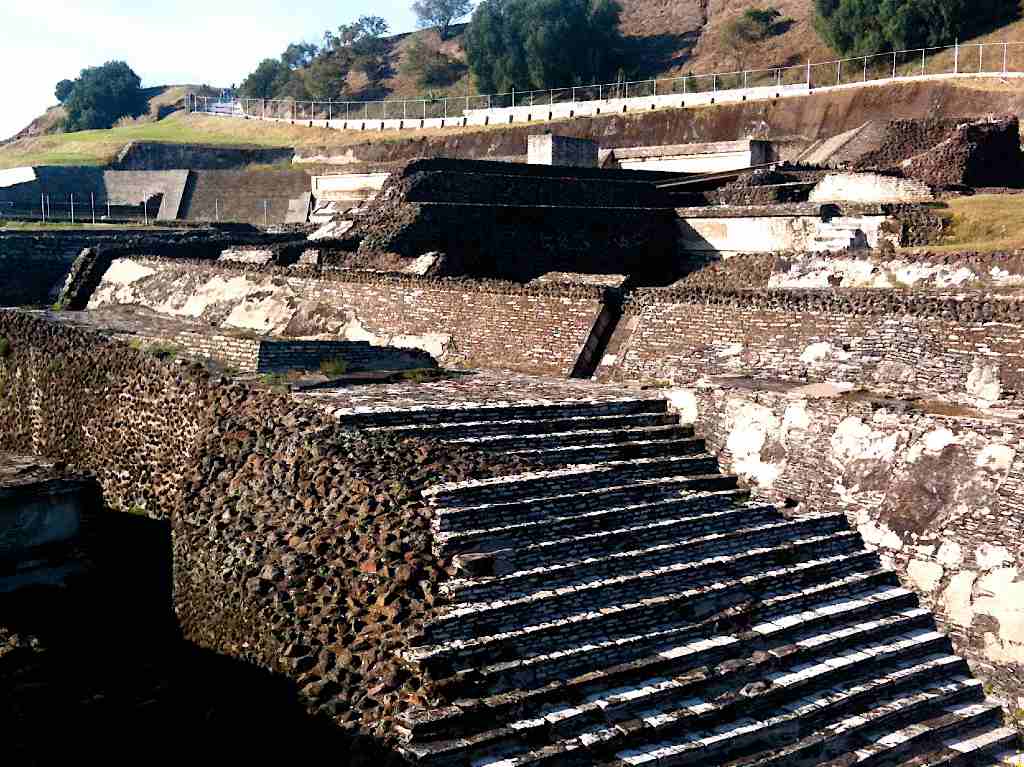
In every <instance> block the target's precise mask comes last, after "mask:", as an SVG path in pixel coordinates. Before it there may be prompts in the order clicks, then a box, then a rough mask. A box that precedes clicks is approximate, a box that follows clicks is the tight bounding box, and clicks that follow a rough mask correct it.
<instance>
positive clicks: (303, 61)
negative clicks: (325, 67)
mask: <svg viewBox="0 0 1024 767" xmlns="http://www.w3.org/2000/svg"><path fill="white" fill-rule="evenodd" d="M319 52H320V49H319V48H317V47H316V46H315V45H314V44H313V43H291V44H289V46H288V47H287V48H285V49H284V53H282V54H281V62H282V63H283V64H284V65H285V66H286V67H288V68H289V69H303V68H304V67H308V66H309V65H310V64H312V63H313V59H314V58H316V55H317V54H318V53H319Z"/></svg>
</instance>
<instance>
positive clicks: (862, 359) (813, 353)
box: [599, 288, 1024, 406]
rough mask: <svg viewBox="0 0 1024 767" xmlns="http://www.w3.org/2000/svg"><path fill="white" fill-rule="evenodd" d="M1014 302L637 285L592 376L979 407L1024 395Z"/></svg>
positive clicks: (968, 296)
mask: <svg viewBox="0 0 1024 767" xmlns="http://www.w3.org/2000/svg"><path fill="white" fill-rule="evenodd" d="M1022 321H1024V302H1021V301H1018V300H1013V299H1010V298H1007V299H996V298H992V297H991V296H989V295H987V294H984V293H970V292H961V293H960V294H958V295H956V296H954V295H952V294H932V295H928V294H921V293H917V294H911V293H902V292H897V291H873V290H844V291H810V290H808V291H798V290H768V291H760V292H754V291H729V290H720V291H718V290H707V291H704V290H699V289H686V288H682V289H676V290H646V291H639V292H638V293H635V294H633V296H632V297H631V300H630V301H629V303H628V304H627V306H626V312H625V316H624V317H623V320H622V321H621V322H620V324H619V327H618V329H617V331H616V334H615V337H613V339H612V342H611V344H610V346H609V349H608V355H606V357H605V359H604V361H603V362H602V366H601V368H600V369H599V377H601V378H604V379H663V380H670V381H674V382H679V383H686V382H692V381H696V380H698V379H700V378H702V377H705V376H715V375H750V376H761V377H770V378H782V379H786V380H794V381H809V382H814V381H847V382H850V383H851V384H855V385H858V386H865V387H868V388H871V389H873V390H876V391H882V392H886V393H890V394H894V395H905V396H917V395H921V394H925V395H935V396H943V397H948V398H951V399H954V400H957V401H962V402H965V403H970V404H977V405H982V406H988V405H995V404H998V405H1009V404H1021V403H1022V402H1024V398H1022V392H1024V345H1022V343H1021V336H1020V323H1021V322H1022Z"/></svg>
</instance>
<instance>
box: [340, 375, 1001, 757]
mask: <svg viewBox="0 0 1024 767" xmlns="http://www.w3.org/2000/svg"><path fill="white" fill-rule="evenodd" d="M598 391H599V390H598ZM338 415H339V417H340V418H341V419H342V420H346V421H347V420H351V421H352V422H353V424H354V425H355V423H356V422H358V425H359V426H361V427H363V428H369V429H375V430H384V431H389V432H393V433H396V434H399V435H411V434H416V435H420V436H436V437H439V438H441V439H445V440H451V441H458V442H460V443H466V444H477V445H479V446H481V447H486V448H489V449H492V450H498V451H502V452H506V453H514V454H518V455H530V456H531V457H533V458H535V459H538V460H537V462H538V463H539V464H541V465H549V466H551V467H552V468H551V469H550V470H544V471H537V472H534V473H531V474H523V475H518V476H508V477H500V478H497V479H491V480H482V481H474V482H464V483H455V484H448V485H440V486H436V487H434V488H431V489H429V490H428V491H427V492H426V496H427V497H428V500H429V502H430V504H431V505H432V506H433V507H434V510H435V517H434V522H433V529H434V536H435V549H436V551H437V553H438V554H439V555H442V556H448V557H453V560H454V562H455V563H456V565H457V567H458V568H459V575H458V576H457V577H456V578H454V579H453V580H451V581H450V582H448V583H447V584H446V585H445V587H444V597H445V603H444V604H443V605H441V606H440V607H439V609H438V611H437V613H436V615H435V617H434V618H433V619H432V621H431V622H430V623H428V624H427V626H426V627H425V629H424V631H423V635H422V637H421V638H420V641H419V643H418V644H417V646H416V647H415V648H414V649H413V650H412V651H410V653H409V656H408V658H407V660H408V661H409V662H410V663H412V664H414V665H415V666H417V667H418V668H419V670H420V671H421V672H422V673H426V674H429V675H431V676H432V677H433V678H435V679H439V680H442V682H441V684H442V686H443V688H444V689H445V690H446V697H447V700H449V701H450V702H449V704H447V705H443V706H438V707H433V708H430V707H423V708H418V709H413V710H410V711H408V712H406V713H405V714H403V715H402V716H401V717H400V724H399V727H400V734H401V736H402V739H403V750H404V753H405V754H406V756H407V757H408V758H409V759H410V760H411V761H413V762H414V763H416V764H422V765H446V766H451V765H466V766H467V767H468V766H469V765H473V766H474V767H484V766H487V765H490V766H493V767H499V766H500V767H513V765H515V766H519V765H657V766H658V767H663V766H664V765H730V766H738V765H751V766H753V765H758V766H767V765H777V766H778V767H782V765H786V767H792V766H793V765H834V766H835V767H839V765H844V766H846V765H903V766H904V767H910V766H911V765H969V764H994V763H996V762H997V761H998V760H1000V759H1002V758H1004V757H1006V756H1008V755H1009V754H1015V753H1016V751H1015V749H1016V746H1017V740H1016V737H1017V736H1016V732H1015V730H1012V729H1010V728H1007V727H1004V726H1003V721H1002V717H1003V714H1002V711H1001V709H1000V708H999V706H998V705H996V704H995V703H993V702H990V701H987V700H986V698H985V695H984V692H983V690H982V685H981V683H980V681H979V680H977V679H974V678H973V677H972V676H971V673H970V670H969V669H968V668H967V666H966V664H965V662H964V661H963V660H962V659H961V658H959V657H957V656H956V655H954V654H953V652H952V649H951V645H950V643H949V640H948V639H947V638H946V637H945V636H943V635H942V634H941V633H939V632H938V631H936V628H935V624H934V621H933V619H932V616H931V615H930V613H928V611H926V610H924V609H922V608H921V607H920V606H919V605H918V602H917V598H916V596H915V595H914V594H913V593H912V592H910V591H908V590H907V589H904V588H902V587H901V586H900V584H899V582H898V581H897V579H896V576H895V575H894V574H893V573H892V572H890V571H888V570H886V569H885V568H883V567H882V566H881V565H880V562H879V560H878V558H877V556H876V555H875V554H874V553H873V552H871V551H868V550H867V549H865V547H864V544H863V542H862V540H861V538H860V536H859V535H858V534H856V533H855V532H854V531H852V530H851V529H850V528H849V527H848V524H847V522H846V519H845V517H844V516H843V515H841V514H804V515H799V516H793V515H787V514H785V513H783V512H782V511H780V510H779V509H777V508H775V507H773V506H771V505H769V504H764V503H760V502H758V501H756V500H754V499H751V498H750V496H749V494H748V493H747V492H746V491H745V490H744V489H743V488H741V487H739V486H738V484H737V480H736V478H735V477H730V476H726V475H723V474H722V473H721V472H720V471H719V470H718V464H717V460H716V459H715V457H714V456H711V455H709V454H708V453H707V452H706V451H705V450H704V445H703V442H702V441H701V440H699V439H696V438H695V437H694V436H693V434H692V431H691V430H690V429H689V427H687V426H685V425H680V424H678V423H677V421H676V419H675V418H674V416H673V415H672V414H671V413H669V412H668V408H667V405H666V403H665V402H664V401H662V400H659V399H657V398H645V397H634V398H633V399H632V400H630V399H626V398H623V397H618V398H614V399H607V400H604V401H598V400H591V401H584V402H581V401H575V402H568V401H564V402H561V403H554V402H546V403H536V404H535V405H534V406H533V407H532V409H531V406H530V405H529V404H528V403H522V402H520V403H507V404H506V406H504V407H501V406H495V405H491V406H488V407H476V408H467V409H458V408H455V407H448V408H443V407H437V406H434V407H424V408H420V409H418V410H415V411H411V412H404V413H403V412H402V411H385V410H382V409H376V410H374V411H369V410H366V409H364V410H362V412H358V413H357V412H353V411H351V410H350V411H348V412H347V413H345V412H339V413H338ZM634 450H635V451H637V452H636V453H632V452H631V451H634ZM623 451H626V453H627V454H626V455H624V454H623Z"/></svg>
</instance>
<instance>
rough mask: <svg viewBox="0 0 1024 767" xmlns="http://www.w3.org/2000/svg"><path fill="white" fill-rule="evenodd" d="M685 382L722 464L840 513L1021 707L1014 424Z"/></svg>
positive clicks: (1023, 602)
mask: <svg viewBox="0 0 1024 767" xmlns="http://www.w3.org/2000/svg"><path fill="white" fill-rule="evenodd" d="M773 389H774V390H773ZM691 391H692V396H693V397H695V399H696V400H697V409H698V411H699V416H698V417H697V419H696V423H697V426H698V428H699V429H700V430H701V431H703V432H704V433H705V434H707V436H708V442H709V445H710V447H711V449H713V450H720V451H721V452H720V455H721V457H722V459H723V462H724V463H725V465H726V466H728V467H730V468H731V469H732V470H734V471H737V472H738V473H740V474H741V476H743V477H744V478H745V479H746V480H747V481H748V482H750V483H751V485H752V486H754V487H755V488H756V489H757V491H758V492H759V493H763V494H764V495H765V496H767V497H768V498H771V499H773V500H775V501H777V502H780V503H782V502H785V501H786V500H787V499H796V500H799V502H800V506H801V508H806V509H826V508H827V509H837V510H842V511H844V512H845V513H846V515H847V516H848V517H849V518H850V520H851V522H852V523H853V524H855V525H856V526H857V529H858V530H859V531H860V533H861V534H862V535H863V536H864V539H865V540H866V541H867V543H868V544H870V545H872V546H874V547H876V548H877V549H878V550H879V552H880V553H881V554H882V556H883V560H884V561H885V562H886V563H887V564H889V565H891V566H893V567H895V568H896V569H897V571H898V572H899V573H900V574H901V576H902V577H903V578H904V580H905V581H906V582H907V585H908V586H911V587H912V588H914V590H915V591H917V592H918V593H919V594H921V595H922V597H923V599H924V601H925V603H926V604H927V605H928V606H929V607H930V608H931V609H933V610H935V612H936V613H937V615H938V617H939V619H940V622H941V623H942V624H943V625H944V628H945V629H946V630H947V631H949V632H950V633H951V634H952V635H953V637H954V640H955V642H956V646H957V648H958V650H959V651H960V652H961V653H963V654H964V655H966V656H967V657H968V658H969V659H970V660H971V661H972V662H973V663H975V664H976V667H977V668H978V669H979V670H980V671H981V673H982V674H983V675H984V677H985V679H986V681H988V682H989V683H990V684H991V685H993V687H995V688H996V689H998V690H999V691H1000V692H1001V693H1002V694H1003V695H1005V696H1006V697H1007V698H1009V699H1010V700H1012V701H1014V705H1016V706H1021V705H1024V696H1022V694H1021V689H1022V685H1024V619H1022V613H1021V610H1022V606H1024V592H1022V591H1021V584H1020V583H1019V582H1018V572H1019V570H1020V568H1021V567H1022V563H1024V550H1022V549H1021V541H1022V540H1024V528H1022V527H1021V521H1022V519H1024V516H1022V514H1021V502H1020V497H1021V492H1022V484H1021V482H1022V480H1021V476H1022V472H1024V467H1022V465H1021V462H1022V460H1024V428H1022V427H1021V426H1020V425H1019V424H1018V423H1016V422H1015V421H1014V420H1010V419H1000V418H992V417H985V416H983V415H982V414H981V413H975V414H973V415H970V414H965V415H963V416H954V415H943V414H942V409H941V408H939V409H938V411H937V412H929V411H928V409H927V407H915V408H908V407H907V406H906V404H905V403H904V404H902V405H901V403H899V402H896V401H886V400H884V399H881V398H879V399H876V400H871V399H869V398H865V397H862V396H856V395H844V394H842V393H836V394H834V395H833V396H832V397H829V398H825V399H813V400H812V399H808V398H806V397H805V395H804V394H803V392H802V391H801V390H800V389H794V388H791V387H782V388H781V389H780V387H777V386H774V387H773V386H753V387H732V386H728V385H726V386H724V387H698V388H696V389H693V390H691Z"/></svg>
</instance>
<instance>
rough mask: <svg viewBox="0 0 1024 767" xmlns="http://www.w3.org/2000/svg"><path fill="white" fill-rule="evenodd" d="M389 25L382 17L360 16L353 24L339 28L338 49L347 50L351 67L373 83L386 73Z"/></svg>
mask: <svg viewBox="0 0 1024 767" xmlns="http://www.w3.org/2000/svg"><path fill="white" fill-rule="evenodd" d="M387 33H388V23H387V22H386V21H385V20H384V19H382V18H381V17H380V16H360V17H359V18H358V19H357V20H356V21H355V22H353V23H352V24H342V25H341V26H340V27H338V35H337V40H338V47H339V48H340V49H342V50H345V51H346V53H347V55H348V57H349V58H350V61H351V67H352V68H353V69H357V70H359V71H361V72H362V73H363V74H365V75H366V76H367V77H368V78H369V79H370V80H371V81H372V80H376V79H378V78H379V77H380V76H381V74H382V73H383V72H384V68H385V64H386V62H387V49H388V46H387V43H386V42H385V41H384V39H383V36H384V35H386V34H387Z"/></svg>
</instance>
